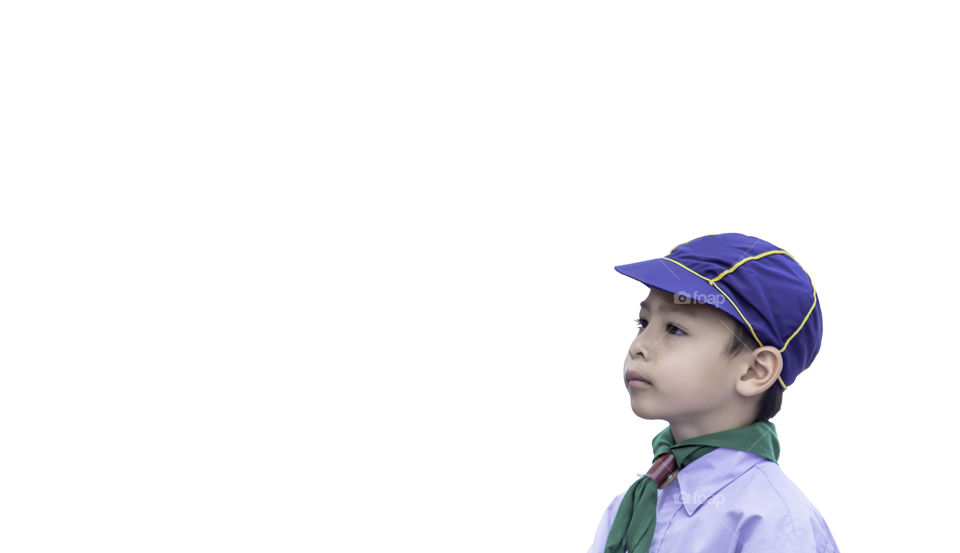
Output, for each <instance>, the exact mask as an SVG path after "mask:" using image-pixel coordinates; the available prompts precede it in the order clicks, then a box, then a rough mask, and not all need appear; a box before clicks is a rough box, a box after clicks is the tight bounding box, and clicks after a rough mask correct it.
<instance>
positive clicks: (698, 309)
mask: <svg viewBox="0 0 960 553" xmlns="http://www.w3.org/2000/svg"><path fill="white" fill-rule="evenodd" d="M640 308H641V309H646V310H647V311H664V312H671V313H678V314H681V315H688V316H691V317H697V316H710V315H713V314H714V312H715V311H717V309H716V308H715V307H713V306H712V305H709V304H706V303H701V302H697V301H691V300H690V299H686V301H678V300H677V298H676V296H675V295H674V294H672V293H670V292H667V291H664V290H660V289H659V288H651V289H650V293H649V294H648V295H647V297H646V299H644V300H643V301H642V302H640Z"/></svg>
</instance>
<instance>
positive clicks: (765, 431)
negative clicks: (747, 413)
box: [603, 421, 780, 553]
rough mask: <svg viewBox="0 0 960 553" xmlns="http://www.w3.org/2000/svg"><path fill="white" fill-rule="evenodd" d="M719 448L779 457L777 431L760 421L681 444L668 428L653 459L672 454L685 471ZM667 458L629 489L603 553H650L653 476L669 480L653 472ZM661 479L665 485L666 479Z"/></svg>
mask: <svg viewBox="0 0 960 553" xmlns="http://www.w3.org/2000/svg"><path fill="white" fill-rule="evenodd" d="M718 447H723V448H726V449H737V450H740V451H749V452H750V453H756V454H757V455H759V456H761V457H763V458H765V459H769V460H771V461H773V462H774V463H776V462H777V459H778V458H779V457H780V440H779V439H777V428H776V427H775V426H774V425H773V423H772V422H770V421H759V422H755V423H753V424H751V425H749V426H741V427H740V428H732V429H730V430H723V431H721V432H714V433H713V434H704V435H703V436H698V437H696V438H691V439H689V440H684V441H682V442H680V443H676V442H674V441H673V432H672V431H671V430H670V427H669V426H668V427H667V428H666V429H664V430H663V431H662V432H660V433H659V434H657V435H656V437H654V438H653V459H654V461H657V459H658V458H659V457H660V456H661V455H663V454H665V453H669V454H672V455H673V457H674V458H675V459H676V467H677V470H682V469H683V467H685V466H687V465H689V464H690V463H692V462H694V461H696V460H697V459H699V458H700V457H703V456H704V455H706V454H707V453H710V452H711V451H713V450H714V449H716V448H718ZM668 457H669V456H667V458H664V459H660V462H655V463H654V466H653V467H650V468H651V470H650V471H647V474H646V475H644V476H642V477H640V479H639V480H637V481H636V482H634V483H633V484H632V485H631V486H630V487H629V488H628V489H627V492H626V493H625V494H624V496H623V500H622V501H621V502H620V509H618V510H617V516H616V517H614V519H613V525H612V526H611V527H610V534H609V535H608V536H607V544H606V546H605V547H604V550H603V551H604V553H624V551H629V552H630V553H649V551H650V543H651V542H652V541H653V532H654V529H656V527H657V489H658V486H657V484H658V482H656V481H654V480H653V477H652V476H650V474H651V473H658V474H660V475H663V476H666V475H665V474H664V470H663V469H662V468H661V469H660V470H654V469H655V468H656V467H658V466H660V465H661V463H662V462H664V461H667V462H672V461H673V460H672V459H669V458H668ZM658 479H660V480H661V481H664V482H665V480H664V479H661V478H658Z"/></svg>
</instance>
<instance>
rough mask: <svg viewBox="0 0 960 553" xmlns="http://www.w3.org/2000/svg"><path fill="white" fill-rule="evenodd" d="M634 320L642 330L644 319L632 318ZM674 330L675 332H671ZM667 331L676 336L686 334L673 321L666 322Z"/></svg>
mask: <svg viewBox="0 0 960 553" xmlns="http://www.w3.org/2000/svg"><path fill="white" fill-rule="evenodd" d="M634 321H636V323H637V328H639V329H640V330H643V329H644V328H646V326H647V320H646V319H634ZM674 330H676V331H677V332H673V331H674ZM667 332H669V333H671V334H675V335H676V336H683V335H684V334H686V332H684V331H683V329H682V328H680V327H678V326H676V325H674V324H673V323H667Z"/></svg>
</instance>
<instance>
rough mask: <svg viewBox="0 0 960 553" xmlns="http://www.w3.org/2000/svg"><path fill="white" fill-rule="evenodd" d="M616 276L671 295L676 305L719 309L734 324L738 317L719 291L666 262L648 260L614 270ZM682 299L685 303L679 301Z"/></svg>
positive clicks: (662, 260) (675, 265)
mask: <svg viewBox="0 0 960 553" xmlns="http://www.w3.org/2000/svg"><path fill="white" fill-rule="evenodd" d="M614 269H616V270H617V272H619V273H620V274H623V275H626V276H628V277H630V278H632V279H634V280H638V281H640V282H641V283H643V284H644V285H646V286H647V287H649V288H659V289H661V290H664V291H666V292H669V293H671V294H674V296H675V297H674V301H676V302H677V303H705V304H708V305H710V306H712V307H716V308H717V309H720V310H721V311H723V312H724V313H726V314H728V315H730V316H731V317H733V318H734V320H737V321H741V322H742V319H741V317H740V314H739V313H737V310H736V308H735V307H734V306H733V304H731V303H730V301H729V300H728V299H727V298H726V296H724V295H723V294H721V293H720V291H719V290H717V289H716V288H714V287H713V286H711V285H710V284H708V283H707V281H706V280H704V279H703V278H701V277H699V276H697V275H695V274H693V273H691V272H690V271H688V270H687V269H684V268H683V267H681V266H680V265H677V264H676V263H673V262H672V261H668V260H666V259H650V260H647V261H640V262H638V263H630V264H627V265H617V266H616V267H614ZM683 297H685V298H687V299H688V300H689V301H686V302H685V301H683V299H682V298H683Z"/></svg>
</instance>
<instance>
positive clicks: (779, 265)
mask: <svg viewBox="0 0 960 553" xmlns="http://www.w3.org/2000/svg"><path fill="white" fill-rule="evenodd" d="M614 269H616V270H617V271H618V272H620V273H621V274H624V275H626V276H628V277H630V278H633V279H636V280H639V281H640V282H642V283H643V284H645V285H647V286H648V287H651V288H659V289H661V290H664V291H666V292H670V293H671V294H674V301H676V302H678V303H690V302H695V303H706V304H709V305H712V306H713V307H716V308H717V309H720V310H722V311H723V312H724V313H727V314H728V315H730V316H731V317H733V318H734V319H736V320H738V321H740V322H742V323H743V324H744V325H745V326H746V327H747V328H748V329H749V330H750V333H751V334H753V337H754V339H756V341H757V344H759V346H757V347H760V346H765V345H770V346H776V347H777V348H778V349H779V350H780V354H781V355H782V357H783V369H782V370H781V372H780V385H781V386H783V389H784V390H786V389H787V386H789V385H791V384H793V381H794V380H795V379H796V378H797V375H798V374H800V373H801V372H803V371H804V370H805V369H806V368H807V367H809V366H810V364H811V363H813V359H814V358H815V357H816V356H817V353H818V352H819V351H820V339H821V337H822V336H823V317H822V316H821V314H820V304H819V302H817V291H816V290H815V289H814V287H813V280H812V279H811V278H810V275H808V274H807V272H806V271H804V270H803V268H802V267H801V266H800V264H799V263H797V261H796V260H795V259H794V258H793V256H792V255H790V254H789V253H787V252H786V251H784V250H782V249H780V248H778V247H776V246H774V245H773V244H771V243H769V242H766V241H764V240H761V239H759V238H756V237H753V236H746V235H744V234H739V233H735V232H728V233H725V234H708V235H706V236H701V237H699V238H694V239H693V240H690V241H689V242H684V243H682V244H679V245H678V246H676V247H674V248H673V249H672V250H670V253H668V254H667V255H666V256H665V257H659V258H657V259H650V260H647V261H640V262H638V263H630V264H628V265H618V266H616V267H614Z"/></svg>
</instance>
